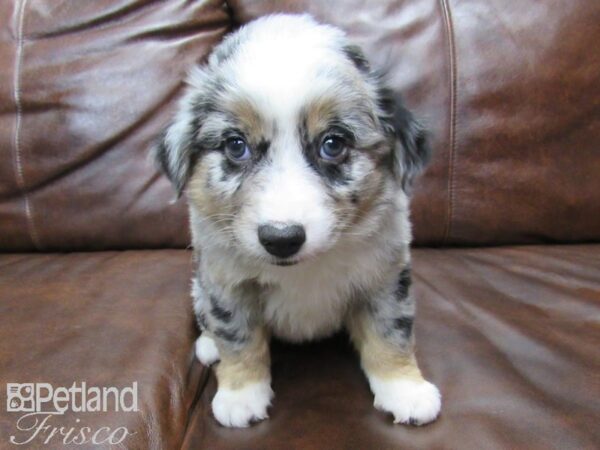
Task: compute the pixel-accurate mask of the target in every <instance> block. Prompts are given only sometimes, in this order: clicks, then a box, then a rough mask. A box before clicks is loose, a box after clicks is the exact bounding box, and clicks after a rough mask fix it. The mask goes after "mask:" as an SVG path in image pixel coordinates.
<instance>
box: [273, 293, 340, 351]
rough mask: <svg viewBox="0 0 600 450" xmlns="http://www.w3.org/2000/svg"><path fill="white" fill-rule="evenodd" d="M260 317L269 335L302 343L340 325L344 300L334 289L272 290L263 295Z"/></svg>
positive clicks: (326, 333) (331, 330)
mask: <svg viewBox="0 0 600 450" xmlns="http://www.w3.org/2000/svg"><path fill="white" fill-rule="evenodd" d="M263 302H264V303H263V314H264V319H265V322H266V324H267V326H268V327H269V328H270V329H271V331H272V333H273V335H275V336H277V337H279V338H282V339H285V340H289V341H294V342H298V341H304V340H311V339H317V338H322V337H326V336H328V335H330V334H332V333H334V332H335V331H337V330H339V329H340V328H341V326H342V324H343V320H344V316H345V312H346V309H347V304H348V298H347V296H346V295H344V293H342V292H339V291H337V290H335V289H327V288H324V289H320V290H319V289H316V288H314V287H313V288H312V289H311V287H305V288H304V289H284V288H280V287H278V288H275V289H272V290H270V291H268V292H265V295H264V297H263Z"/></svg>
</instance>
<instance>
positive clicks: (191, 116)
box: [154, 66, 214, 198]
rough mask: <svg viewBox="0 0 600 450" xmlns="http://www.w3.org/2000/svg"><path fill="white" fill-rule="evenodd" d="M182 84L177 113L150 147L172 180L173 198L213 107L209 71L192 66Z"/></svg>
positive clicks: (193, 159) (187, 175)
mask: <svg viewBox="0 0 600 450" xmlns="http://www.w3.org/2000/svg"><path fill="white" fill-rule="evenodd" d="M186 83H187V87H186V89H185V92H184V95H183V97H182V98H181V100H180V101H179V105H178V108H177V114H176V115H175V118H174V119H173V122H172V123H171V125H169V126H168V127H167V128H166V130H164V131H163V132H162V133H161V134H160V136H159V137H158V141H157V143H156V145H155V147H154V159H155V160H156V161H157V163H158V165H159V167H160V169H161V170H162V171H163V172H164V173H165V175H166V176H167V178H169V180H171V183H173V186H174V187H175V190H176V191H177V198H179V197H181V194H182V192H183V190H184V189H185V186H186V184H187V182H188V180H189V178H190V176H191V175H192V170H193V168H194V164H195V163H196V160H197V159H198V155H199V153H200V144H199V143H198V142H197V139H198V132H199V130H200V127H201V125H202V123H204V121H205V120H206V118H207V116H208V115H209V114H210V112H211V111H212V110H213V109H214V101H213V100H212V97H211V89H210V88H211V86H212V84H213V83H212V81H211V73H210V71H209V70H207V69H206V68H202V67H199V66H196V67H193V68H192V70H191V71H190V73H189V74H188V77H187V79H186Z"/></svg>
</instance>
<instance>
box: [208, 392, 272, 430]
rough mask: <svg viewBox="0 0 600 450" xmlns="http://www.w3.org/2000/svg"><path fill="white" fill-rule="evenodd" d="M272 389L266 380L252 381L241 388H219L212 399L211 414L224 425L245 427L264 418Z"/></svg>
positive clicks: (269, 403)
mask: <svg viewBox="0 0 600 450" xmlns="http://www.w3.org/2000/svg"><path fill="white" fill-rule="evenodd" d="M272 398H273V391H272V390H271V384H270V383H269V382H268V381H262V382H260V383H253V384H249V385H247V386H244V387H243V388H241V389H235V390H234V389H226V388H220V389H218V390H217V393H216V394H215V397H214V398H213V401H212V410H213V414H214V415H215V418H216V419H217V421H218V422H219V423H220V424H221V425H223V426H226V427H235V428H241V427H247V426H248V425H250V423H251V422H256V421H259V420H263V419H266V418H267V417H268V415H267V408H268V407H269V406H270V405H271V399H272Z"/></svg>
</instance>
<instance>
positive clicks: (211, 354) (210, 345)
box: [196, 334, 219, 366]
mask: <svg viewBox="0 0 600 450" xmlns="http://www.w3.org/2000/svg"><path fill="white" fill-rule="evenodd" d="M196 358H198V361H200V362H201V363H202V364H204V365H205V366H210V365H212V364H214V363H215V362H217V361H218V360H219V349H218V348H217V345H216V344H215V341H214V340H213V339H212V338H211V337H209V336H206V335H205V334H202V336H200V337H199V338H198V339H197V340H196Z"/></svg>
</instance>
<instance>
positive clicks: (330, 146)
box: [319, 136, 347, 162]
mask: <svg viewBox="0 0 600 450" xmlns="http://www.w3.org/2000/svg"><path fill="white" fill-rule="evenodd" d="M346 154H347V147H346V144H345V143H344V141H343V140H342V139H341V138H339V137H337V136H327V137H325V139H324V140H323V143H322V144H321V148H320V149H319V156H320V157H321V158H323V159H324V160H325V161H332V162H340V161H341V160H342V159H344V158H345V157H346Z"/></svg>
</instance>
